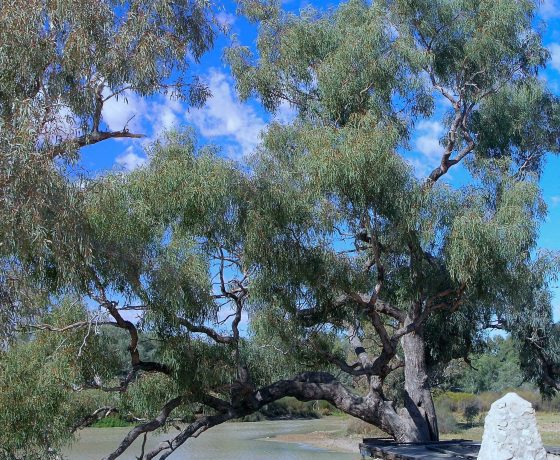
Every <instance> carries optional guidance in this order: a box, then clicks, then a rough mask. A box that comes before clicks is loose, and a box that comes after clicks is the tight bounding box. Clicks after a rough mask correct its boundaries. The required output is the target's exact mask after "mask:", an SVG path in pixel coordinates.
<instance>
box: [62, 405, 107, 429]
mask: <svg viewBox="0 0 560 460" xmlns="http://www.w3.org/2000/svg"><path fill="white" fill-rule="evenodd" d="M113 412H117V408H116V407H114V406H103V407H100V408H99V409H96V410H95V411H93V412H92V413H91V414H89V415H88V416H86V417H84V418H83V419H81V420H80V421H78V422H76V423H75V424H74V426H73V427H72V433H74V432H76V431H78V430H79V429H81V428H84V427H86V426H89V425H91V424H92V423H94V422H96V421H98V420H100V419H102V418H104V417H108V416H109V415H110V414H112V413H113Z"/></svg>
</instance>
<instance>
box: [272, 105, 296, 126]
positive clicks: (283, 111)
mask: <svg viewBox="0 0 560 460" xmlns="http://www.w3.org/2000/svg"><path fill="white" fill-rule="evenodd" d="M296 116H297V110H296V109H294V108H293V107H292V106H291V105H290V104H289V103H288V102H286V101H282V103H281V104H280V105H279V106H278V108H277V109H276V112H275V113H274V115H273V117H272V119H273V120H274V121H277V122H278V123H282V124H287V123H290V122H292V121H293V120H294V118H295V117H296Z"/></svg>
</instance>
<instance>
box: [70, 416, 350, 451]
mask: <svg viewBox="0 0 560 460" xmlns="http://www.w3.org/2000/svg"><path fill="white" fill-rule="evenodd" d="M340 428H341V424H340V421H339V420H337V419H334V418H324V419H320V420H282V421H267V422H254V423H224V424H223V425H219V426H217V427H214V428H212V429H211V430H209V431H207V432H206V433H203V434H201V435H200V437H198V438H195V439H189V440H188V441H187V442H186V443H185V444H184V445H183V446H181V447H180V448H179V449H177V451H176V452H174V453H173V455H171V456H170V460H172V459H177V460H179V459H188V460H358V459H359V458H360V455H359V454H358V453H356V454H349V453H341V452H333V451H330V450H327V449H319V448H316V447H312V446H309V445H306V444H297V443H285V442H276V441H271V440H270V438H272V437H274V436H277V435H282V434H291V433H311V432H313V431H332V430H338V429H340ZM128 431H129V428H87V429H84V430H82V431H81V432H80V435H79V439H78V442H76V443H75V444H74V445H73V446H72V448H71V449H69V450H67V451H66V452H65V458H67V459H69V460H100V459H101V458H103V457H105V456H106V455H107V454H109V453H110V452H112V451H113V450H114V449H115V448H116V447H117V446H118V444H119V442H120V441H121V440H122V439H123V437H124V436H125V435H126V433H128ZM174 431H175V430H174V429H172V431H170V432H168V433H163V434H158V435H155V436H153V437H151V438H150V437H148V441H147V443H146V451H148V450H149V449H150V448H151V447H154V446H156V445H157V444H159V443H160V442H161V441H163V440H166V439H169V438H170V437H172V436H173V435H174ZM140 441H141V440H140V438H139V439H137V440H136V442H135V443H134V444H133V445H132V446H131V447H130V448H129V449H128V451H127V452H125V453H124V454H123V455H122V456H121V457H120V458H121V459H123V460H134V459H136V456H137V455H138V454H139V452H140V446H141V442H140ZM356 448H357V446H356Z"/></svg>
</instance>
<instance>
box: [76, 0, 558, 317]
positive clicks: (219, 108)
mask: <svg viewBox="0 0 560 460" xmlns="http://www.w3.org/2000/svg"><path fill="white" fill-rule="evenodd" d="M309 3H310V2H308V1H305V0H304V1H300V0H291V1H285V2H284V3H283V6H284V8H286V9H289V10H292V11H298V10H300V9H301V8H302V7H304V6H306V5H308V4H309ZM311 3H313V5H314V6H316V7H322V8H327V7H330V6H334V5H336V2H330V1H329V2H322V1H314V2H311ZM219 18H220V20H221V21H222V22H224V23H227V24H228V25H229V26H230V28H231V32H232V33H234V34H236V35H237V37H238V41H239V42H240V43H241V44H243V45H248V46H253V45H254V41H255V37H256V29H255V27H254V26H253V25H251V24H249V23H248V22H247V21H246V20H244V19H243V18H240V17H237V16H235V4H234V3H233V2H227V3H226V4H225V6H224V9H223V11H221V12H220V14H219ZM537 22H538V23H539V24H536V25H539V26H540V24H541V23H544V24H545V29H544V33H543V36H544V43H545V45H546V46H547V47H548V49H549V50H550V52H551V60H550V61H549V63H548V66H547V67H546V69H545V71H544V72H542V73H541V78H543V79H545V80H546V81H547V83H548V85H549V87H550V89H551V90H552V91H553V92H554V93H555V94H558V95H560V0H545V1H544V2H542V4H541V7H540V10H539V18H538V21H537ZM228 43H229V42H228V40H227V39H226V38H225V37H224V36H221V37H219V38H218V40H217V41H216V46H215V48H214V49H213V51H211V52H210V53H208V54H207V55H206V56H204V57H203V59H202V61H201V62H200V64H195V65H194V66H193V73H195V74H197V75H200V76H201V77H202V78H203V79H204V80H205V81H206V83H207V85H208V87H209V88H210V90H211V92H212V97H211V98H210V99H209V100H208V101H207V104H206V105H205V106H204V107H202V108H200V109H191V110H188V109H187V107H186V106H185V105H183V104H182V103H180V102H178V101H174V100H170V99H168V98H166V97H164V96H157V97H151V98H140V97H138V96H136V95H134V94H129V95H127V98H126V101H125V98H119V100H118V101H117V100H115V99H114V98H113V99H110V100H109V101H108V102H107V104H106V106H105V108H104V111H103V117H104V121H105V122H106V123H107V125H108V127H109V128H110V129H114V130H121V129H122V128H123V127H124V126H125V124H126V123H127V121H128V128H129V129H130V131H132V132H141V133H145V134H146V135H147V136H148V137H147V139H146V140H118V141H117V140H111V141H105V142H103V143H101V144H97V145H95V146H92V147H88V148H86V149H84V150H83V156H82V160H81V167H83V168H84V169H85V170H86V171H89V172H90V173H93V174H96V173H99V172H102V171H106V170H109V169H115V168H116V169H121V170H132V169H134V168H136V167H139V166H141V165H142V164H144V163H145V162H146V161H147V159H146V157H145V155H144V153H143V147H142V146H143V143H144V142H148V141H150V140H151V139H154V138H155V137H156V136H157V135H158V133H159V132H161V131H162V130H164V129H167V128H172V127H174V126H185V125H188V126H192V127H193V128H194V129H195V130H196V132H197V135H198V136H199V139H200V142H201V143H202V144H203V143H212V144H217V145H220V146H222V150H223V153H224V155H226V156H228V157H230V158H232V159H235V160H242V159H243V157H244V156H245V155H247V154H248V153H250V152H251V150H252V149H253V148H254V147H255V146H256V145H257V144H258V142H259V139H260V132H261V131H262V130H263V129H265V128H266V125H267V123H269V122H270V120H271V119H272V118H277V119H278V120H280V121H282V120H289V119H290V117H292V115H293V114H292V110H291V109H290V107H288V106H282V107H280V109H279V111H278V113H276V114H275V115H274V116H271V115H269V114H267V113H266V112H265V111H264V110H263V108H262V107H261V106H260V104H259V103H258V101H249V102H248V103H241V102H240V101H239V100H238V99H237V98H236V95H235V89H234V84H233V81H232V78H231V75H230V72H229V69H228V68H227V66H226V65H225V64H224V63H223V60H222V52H223V51H222V50H223V48H224V46H226V45H227V44H228ZM131 117H132V119H131ZM129 120H130V121H129ZM442 132H443V126H442V125H441V123H440V122H439V121H438V120H435V119H434V120H424V121H421V122H419V123H418V124H417V127H416V131H415V133H414V136H413V139H412V147H413V151H412V152H411V157H410V158H411V162H412V164H413V166H414V167H415V169H416V171H417V173H418V174H419V175H424V174H425V173H426V171H428V170H429V169H430V168H431V167H433V166H434V165H436V164H437V163H438V162H439V160H440V157H439V155H438V153H439V152H440V151H441V150H442V148H441V146H440V145H439V138H440V136H441V134H442ZM459 168H460V166H459ZM453 174H456V175H457V177H458V176H460V174H461V173H460V170H457V172H453V173H452V175H451V181H452V180H453ZM559 179H560V158H559V157H549V159H548V163H547V167H546V169H545V173H544V175H543V177H542V187H543V193H544V198H545V200H546V203H547V205H548V211H549V213H548V216H547V219H546V221H545V222H543V225H542V227H541V233H540V240H539V246H540V247H542V248H547V249H554V250H560V180H559ZM558 284H560V283H558ZM555 292H556V297H555V302H554V303H555V311H556V319H558V317H559V316H560V289H558V288H556V289H555Z"/></svg>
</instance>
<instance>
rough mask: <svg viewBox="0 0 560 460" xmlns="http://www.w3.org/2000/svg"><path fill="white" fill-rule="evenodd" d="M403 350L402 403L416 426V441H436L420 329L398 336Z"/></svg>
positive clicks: (433, 413)
mask: <svg viewBox="0 0 560 460" xmlns="http://www.w3.org/2000/svg"><path fill="white" fill-rule="evenodd" d="M401 345H402V348H403V351H404V379H405V384H404V389H405V393H406V394H405V407H404V408H403V409H401V411H400V412H401V413H402V415H405V413H407V414H408V415H409V416H410V418H411V419H412V421H413V423H414V426H415V427H416V433H415V434H414V437H417V438H418V439H417V440H418V441H438V440H439V431H438V425H437V417H436V411H435V407H434V401H433V399H432V392H431V389H430V385H429V382H428V371H427V366H426V355H425V343H424V337H423V336H422V331H420V330H417V331H414V332H411V333H409V334H406V335H405V336H403V338H402V339H401Z"/></svg>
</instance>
